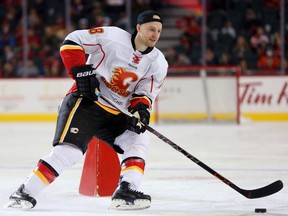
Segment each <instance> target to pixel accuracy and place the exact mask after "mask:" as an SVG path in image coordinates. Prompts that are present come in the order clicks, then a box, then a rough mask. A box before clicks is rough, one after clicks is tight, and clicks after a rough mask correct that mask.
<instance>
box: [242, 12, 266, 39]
mask: <svg viewBox="0 0 288 216" xmlns="http://www.w3.org/2000/svg"><path fill="white" fill-rule="evenodd" d="M243 23H244V26H243V28H242V31H243V32H247V33H248V35H250V36H251V35H253V34H255V33H256V29H257V27H258V26H261V25H262V21H261V20H260V19H259V18H258V17H257V15H256V13H255V11H254V10H253V9H251V8H247V9H246V14H245V18H244V22H243Z"/></svg>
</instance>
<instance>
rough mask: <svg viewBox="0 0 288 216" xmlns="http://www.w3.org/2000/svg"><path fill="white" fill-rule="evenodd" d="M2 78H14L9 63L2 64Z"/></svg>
mask: <svg viewBox="0 0 288 216" xmlns="http://www.w3.org/2000/svg"><path fill="white" fill-rule="evenodd" d="M2 77H3V78H15V77H16V74H15V68H14V65H13V64H12V63H11V62H6V63H4V66H3V71H2Z"/></svg>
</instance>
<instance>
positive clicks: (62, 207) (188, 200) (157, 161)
mask: <svg viewBox="0 0 288 216" xmlns="http://www.w3.org/2000/svg"><path fill="white" fill-rule="evenodd" d="M152 127H153V128H155V129H156V130H158V131H159V132H160V133H162V134H163V135H165V136H167V137H168V138H169V139H171V140H172V141H174V142H175V143H176V144H177V145H179V146H181V147H182V148H184V149H185V150H187V151H188V152H190V153H191V154H192V155H193V156H195V157H197V158H198V159H199V160H200V161H202V162H204V163H205V164H207V165H208V166H209V167H211V168H212V169H214V170H216V171H217V172H219V173H220V174H221V175H223V176H224V177H226V178H227V179H229V180H230V181H231V182H233V183H234V184H236V185H237V186H239V187H241V188H244V189H255V188H259V187H263V186H265V185H268V184H270V183H272V182H274V181H276V180H278V179H280V180H282V181H283V183H284V188H283V189H282V190H281V191H280V192H278V193H276V194H274V195H271V196H268V197H265V198H260V199H253V200H251V199H247V198H245V197H244V196H242V195H241V194H239V193H238V192H236V191H235V190H233V189H232V188H230V187H229V186H227V185H226V184H224V183H223V182H221V181H220V180H218V179H217V178H215V177H214V176H212V175H211V174H210V173H208V172H207V171H206V170H204V169H202V168H201V167H199V166H198V165H197V164H195V163H194V162H192V161H191V160H189V159H188V158H186V157H185V156H183V155H182V154H181V153H179V152H177V151H176V150H174V149H173V148H172V147H171V146H169V145H168V144H166V143H164V142H163V141H161V140H160V139H158V138H157V137H156V136H154V135H153V134H150V135H151V141H152V145H151V152H150V155H149V159H148V160H147V165H146V170H145V177H144V180H143V182H142V187H141V190H142V191H144V192H145V193H148V194H150V195H151V197H152V204H151V207H150V208H149V209H145V210H139V211H113V210H109V209H108V208H109V205H110V197H87V196H83V195H80V194H79V193H78V188H79V182H80V176H81V172H82V165H83V160H82V161H80V163H78V164H77V165H76V166H74V167H73V168H71V169H69V170H66V171H65V172H64V173H63V174H62V175H61V176H60V177H59V178H58V179H57V180H56V181H55V182H54V183H53V184H52V185H50V186H49V187H48V188H47V189H46V190H45V191H43V193H41V194H40V195H39V196H38V197H37V198H36V199H37V202H38V204H37V205H36V207H35V208H34V209H32V210H31V211H17V210H16V211H15V210H9V209H5V208H3V206H4V205H5V204H6V203H7V201H8V198H9V196H10V195H11V193H12V192H13V191H14V190H15V189H16V188H18V186H19V185H20V184H21V183H22V182H23V181H24V180H25V178H26V176H27V175H28V174H30V172H31V171H32V169H33V168H35V166H36V163H37V162H38V160H39V159H40V157H42V156H44V155H46V154H47V153H49V152H50V149H51V144H50V143H51V141H52V137H53V133H54V123H1V124H0V131H1V132H0V146H1V151H0V162H1V163H0V205H1V208H0V216H12V215H13V216H20V215H21V216H56V215H57V216H66V215H67V216H80V215H81V216H88V215H89V216H96V215H106V216H112V215H119V216H121V215H137V216H141V215H155V216H160V215H163V216H164V215H165V216H169V215H171V216H178V215H183V216H184V215H189V216H190V215H191V216H252V215H259V214H261V213H254V209H255V208H266V209H267V213H265V214H261V215H266V216H283V215H288V123H251V122H245V123H243V124H242V125H240V126H239V125H236V124H217V125H216V124H200V123H192V124H165V125H164V124H162V125H152ZM107 169H109V168H107ZM286 185H287V187H286Z"/></svg>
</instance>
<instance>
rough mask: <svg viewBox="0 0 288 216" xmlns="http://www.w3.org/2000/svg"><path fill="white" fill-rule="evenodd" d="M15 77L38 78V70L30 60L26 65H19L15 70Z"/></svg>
mask: <svg viewBox="0 0 288 216" xmlns="http://www.w3.org/2000/svg"><path fill="white" fill-rule="evenodd" d="M16 75H17V77H23V78H26V77H38V76H39V70H38V68H37V67H36V66H35V64H34V62H33V61H32V60H27V62H26V64H19V65H18V67H17V70H16Z"/></svg>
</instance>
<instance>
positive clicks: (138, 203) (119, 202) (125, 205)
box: [109, 199, 151, 210]
mask: <svg viewBox="0 0 288 216" xmlns="http://www.w3.org/2000/svg"><path fill="white" fill-rule="evenodd" d="M150 204H151V201H149V200H146V199H136V200H135V201H134V203H131V202H126V201H125V200H123V199H114V200H112V203H111V206H110V208H109V209H113V210H139V209H146V208H149V207H150Z"/></svg>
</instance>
